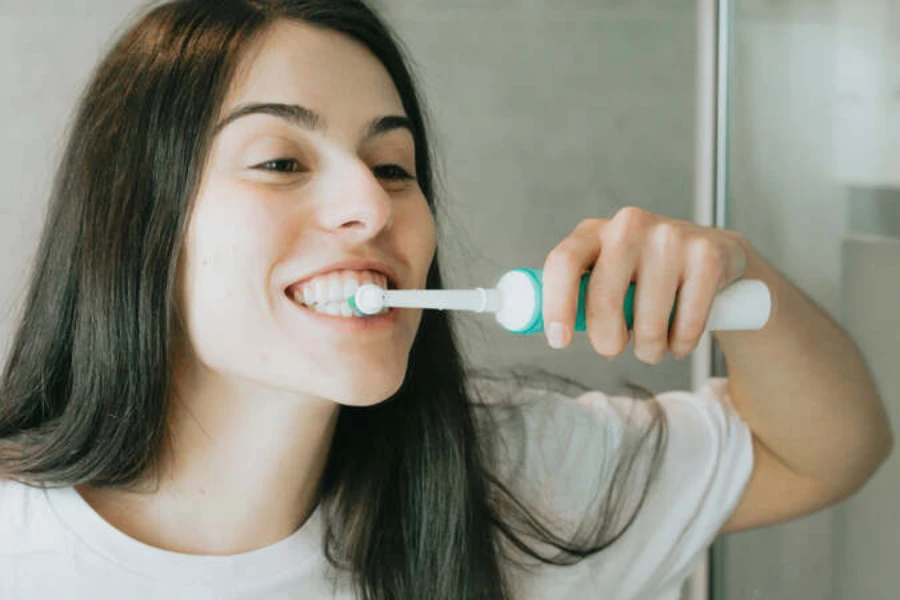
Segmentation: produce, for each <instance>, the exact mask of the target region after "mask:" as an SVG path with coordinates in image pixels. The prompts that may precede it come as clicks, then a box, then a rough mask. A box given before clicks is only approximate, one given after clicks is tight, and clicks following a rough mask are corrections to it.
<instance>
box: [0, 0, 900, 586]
mask: <svg viewBox="0 0 900 600" xmlns="http://www.w3.org/2000/svg"><path fill="white" fill-rule="evenodd" d="M432 178H433V173H432V168H431V159H430V155H429V145H428V137H427V130H426V127H425V121H424V119H423V113H422V110H421V108H420V103H419V100H418V96H417V93H416V89H415V87H414V85H413V82H412V80H411V78H410V73H409V71H408V70H407V67H406V66H405V63H404V59H403V57H402V55H401V53H400V52H399V51H398V48H397V45H396V44H395V42H394V41H393V38H392V36H391V34H390V33H389V31H388V29H387V28H386V27H385V25H384V24H383V23H382V21H381V20H380V19H379V18H378V17H377V16H376V15H375V14H373V13H372V12H371V10H370V9H369V8H367V7H366V6H364V5H363V4H362V3H361V2H360V1H359V0H340V1H338V0H272V1H263V0H217V1H215V2H213V1H211V0H182V1H178V2H170V3H167V4H163V5H161V6H158V7H156V8H155V9H153V10H152V11H150V12H148V14H146V15H145V16H144V17H143V18H141V19H140V20H139V21H138V22H137V23H136V24H135V25H134V26H133V28H131V29H130V30H129V31H128V32H127V33H125V34H124V35H123V36H122V38H121V39H120V40H119V41H118V43H117V44H116V45H115V46H114V47H113V48H112V49H111V51H110V52H109V54H108V55H107V56H106V58H105V59H104V60H103V61H102V63H101V64H100V65H99V67H98V69H97V71H96V72H95V74H94V76H93V79H92V80H91V82H90V84H89V86H88V88H87V90H86V93H85V95H84V97H83V99H82V101H81V104H80V106H79V109H78V112H77V116H76V119H75V123H74V127H73V130H72V132H71V139H70V141H69V143H68V146H67V149H66V152H65V155H64V158H63V160H62V163H61V166H60V169H59V173H58V176H57V179H56V182H55V189H54V192H53V196H52V199H51V203H50V207H49V213H48V216H47V222H46V226H45V229H44V233H43V237H42V240H41V245H40V248H39V251H38V254H37V258H36V263H35V267H34V270H33V274H32V280H31V282H30V288H29V293H28V296H27V301H26V304H25V307H24V312H23V315H22V318H21V323H20V325H19V328H18V331H17V333H16V336H15V339H14V340H13V344H12V346H11V351H10V354H9V357H8V363H7V365H6V368H5V371H4V373H3V377H2V381H0V477H2V479H3V480H4V481H3V482H2V483H0V555H2V560H0V597H2V598H4V599H25V598H90V599H100V598H129V599H138V600H140V599H144V598H166V599H168V600H172V599H175V598H185V599H188V598H189V599H192V600H203V599H213V598H215V599H220V598H266V599H279V598H285V599H286V598H293V599H300V598H303V599H307V598H308V599H318V598H329V597H338V598H352V597H358V598H367V599H368V598H379V599H381V598H383V599H388V598H395V599H401V598H403V599H424V598H428V599H448V600H450V599H453V600H459V599H462V598H484V599H488V598H490V599H495V598H556V599H559V598H587V597H593V598H609V599H617V600H618V599H626V598H646V599H649V598H653V599H657V598H664V599H669V598H676V596H677V590H678V587H679V586H680V584H681V582H682V581H683V580H684V578H685V577H687V576H688V575H689V574H690V572H691V570H692V568H693V567H694V566H695V565H696V562H697V560H698V558H699V557H700V556H701V555H702V553H703V551H704V550H705V549H706V548H707V547H708V546H709V544H710V543H711V542H712V541H713V539H714V538H715V536H716V535H717V534H718V533H721V532H727V531H737V530H740V529H745V528H748V527H755V526H760V525H765V524H770V523H776V522H781V521H785V520H787V519H791V518H794V517H797V516H800V515H804V514H807V513H810V512H812V511H815V510H818V509H821V508H823V507H825V506H828V505H830V504H833V503H835V502H837V501H839V500H840V499H842V498H844V497H846V496H847V495H848V494H850V493H852V492H854V491H855V490H857V489H858V488H859V487H860V486H861V485H862V484H863V483H864V482H865V481H866V480H867V479H868V478H869V477H870V476H871V474H872V473H873V472H874V470H875V469H876V468H877V467H878V465H879V464H880V463H881V462H882V461H883V460H884V459H885V457H886V456H887V455H888V453H889V452H890V450H891V447H892V436H891V433H890V430H889V428H888V425H887V422H886V419H885V415H884V413H883V410H882V406H881V403H880V400H879V397H878V394H877V392H876V390H875V388H874V386H873V383H872V381H871V379H870V378H869V375H868V373H867V370H866V367H865V365H864V363H863V361H862V360H861V358H860V355H859V353H858V352H857V350H856V349H855V347H854V344H853V342H852V341H851V340H849V339H848V338H847V337H846V336H845V335H844V334H843V333H842V332H841V331H840V330H839V328H838V327H837V326H836V325H835V324H834V323H833V322H832V321H831V320H830V319H829V318H828V317H827V316H826V315H824V314H823V313H822V312H821V311H820V310H819V309H818V308H817V307H816V306H815V305H814V304H813V303H812V302H811V301H809V300H808V299H807V298H805V296H804V295H803V294H802V293H801V292H800V290H798V289H797V288H796V287H794V286H792V285H791V284H790V283H789V282H788V281H786V280H785V279H784V278H783V277H782V276H781V275H780V274H778V273H777V272H776V271H775V270H774V269H773V268H772V267H771V266H770V265H768V264H767V263H766V262H765V261H764V260H763V259H762V258H761V256H760V255H759V254H758V253H757V252H756V250H755V249H754V248H753V247H752V246H751V245H750V244H749V243H747V241H746V240H744V239H743V238H742V237H741V236H739V235H738V234H736V233H735V232H731V231H725V230H720V229H712V228H704V227H699V226H695V225H693V224H691V223H687V222H682V221H674V220H671V219H666V218H663V217H661V216H658V215H654V214H649V213H647V212H644V211H641V210H638V209H635V208H626V209H624V210H622V211H620V212H618V213H617V214H616V215H615V216H614V217H613V218H612V219H608V220H607V219H602V218H586V219H585V220H583V221H581V222H580V223H578V224H577V226H576V227H575V228H574V232H573V233H572V234H571V235H570V236H568V237H567V238H566V239H564V240H562V241H561V242H560V243H559V245H558V246H557V247H555V248H554V249H553V251H552V252H550V254H549V256H548V257H547V260H546V263H545V265H544V269H545V283H546V288H547V289H546V294H547V296H546V303H545V306H544V309H543V310H544V317H545V322H546V323H548V324H550V325H549V326H548V334H549V337H550V341H551V343H552V344H553V345H554V346H556V347H564V346H565V345H566V344H567V343H568V342H569V340H570V337H571V328H572V323H573V320H574V314H573V313H574V307H575V293H576V289H577V280H578V277H579V275H580V274H581V273H582V272H584V271H587V270H590V272H591V273H592V275H591V283H590V292H589V296H590V298H589V308H588V329H589V335H590V339H591V342H592V345H593V347H594V348H595V349H596V351H597V352H598V354H600V355H602V356H604V357H612V356H615V355H617V354H619V353H620V352H622V350H623V349H624V347H625V344H626V343H627V342H628V340H629V338H630V334H629V332H628V331H627V330H626V328H625V325H624V323H623V320H622V316H621V306H622V301H623V298H624V295H625V290H626V287H627V285H628V283H629V282H630V281H632V280H634V281H637V282H638V287H637V300H636V301H637V307H636V319H635V329H634V348H635V352H636V353H637V355H638V356H639V357H640V358H641V359H642V360H644V361H646V362H648V363H651V364H655V363H656V362H658V361H659V360H660V359H661V358H662V357H663V356H664V354H665V353H666V352H667V351H669V350H671V351H672V352H673V353H675V354H676V355H678V356H685V355H687V354H689V353H690V352H691V350H692V349H693V348H694V347H695V345H696V343H697V341H698V339H699V337H700V336H701V333H702V331H703V329H704V326H705V323H706V319H707V317H708V313H709V309H710V304H711V302H712V299H713V297H714V295H715V293H716V292H717V291H718V290H720V289H722V288H723V287H725V286H727V285H728V284H730V283H731V282H733V281H734V280H736V279H738V278H740V277H752V278H760V279H763V280H764V281H765V282H766V283H767V284H768V286H769V288H770V289H771V291H772V293H773V299H774V312H773V315H772V318H771V320H770V322H769V324H768V325H767V326H766V327H765V329H763V330H761V331H757V332H730V333H719V334H717V337H718V339H719V341H720V342H721V343H722V347H723V349H724V351H725V353H726V356H727V359H728V367H729V373H730V376H729V378H728V379H721V378H720V379H714V380H712V381H710V382H708V383H707V384H706V385H704V386H703V387H702V388H701V389H699V390H696V391H695V392H682V391H677V392H675V391H673V392H668V393H665V394H662V395H660V396H659V397H658V398H656V399H652V400H636V399H632V398H628V397H615V396H608V395H606V394H604V393H602V392H600V391H586V392H583V393H579V394H578V395H577V397H574V398H573V397H571V395H570V396H567V395H564V394H562V393H558V392H554V391H552V390H550V389H539V388H535V387H534V386H526V385H517V384H516V382H515V381H514V380H511V384H510V385H506V384H505V383H504V381H503V380H489V379H476V378H474V377H472V376H471V374H467V373H466V372H465V370H464V368H463V366H462V362H461V359H460V356H459V354H458V352H457V346H456V343H455V342H454V339H453V336H452V335H451V328H450V323H449V317H448V315H447V314H446V313H443V312H439V311H427V312H422V311H418V310H392V311H390V312H389V313H387V314H386V315H383V316H381V317H378V318H371V319H362V318H359V319H358V318H354V317H345V316H343V315H341V314H335V313H339V312H340V306H338V305H337V304H335V303H334V302H333V300H334V299H335V298H339V297H340V290H341V286H343V285H344V284H345V283H346V282H347V281H354V282H357V283H359V282H361V281H373V280H374V281H378V282H380V283H382V284H385V283H387V284H389V285H391V286H394V287H398V288H423V287H429V288H438V287H441V275H440V269H439V266H438V258H437V251H436V244H435V215H436V207H437V205H438V204H437V203H438V198H437V197H436V196H435V193H434V185H433V180H432ZM587 217H590V215H587ZM351 285H352V284H351ZM331 288H335V290H336V296H334V297H332V296H329V293H330V289H331ZM676 291H677V292H678V293H679V296H678V298H679V299H678V305H677V310H676V317H675V322H674V326H673V330H672V333H671V335H669V336H667V334H666V332H667V329H666V321H667V319H668V310H667V309H668V308H669V307H671V305H672V302H673V300H674V298H675V294H676ZM598 360H599V359H598ZM507 400H510V401H509V402H507ZM554 549H555V550H559V551H561V552H558V553H557V552H554V551H553V550H554Z"/></svg>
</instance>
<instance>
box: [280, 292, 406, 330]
mask: <svg viewBox="0 0 900 600" xmlns="http://www.w3.org/2000/svg"><path fill="white" fill-rule="evenodd" d="M288 302H289V303H290V305H291V306H293V307H294V308H295V309H297V310H298V311H299V312H300V314H302V315H304V316H306V317H309V318H311V319H313V320H315V321H317V322H320V323H323V324H325V325H329V326H331V327H334V328H336V329H339V330H342V331H345V332H347V333H365V332H368V331H381V330H386V329H390V328H392V327H393V326H394V325H396V324H397V319H398V318H399V311H398V310H397V309H396V308H389V309H388V311H387V312H386V313H384V314H379V315H372V316H369V317H342V316H336V315H330V314H328V313H320V312H316V311H314V310H312V309H310V308H307V307H305V306H301V305H299V304H297V303H296V302H293V301H291V300H288Z"/></svg>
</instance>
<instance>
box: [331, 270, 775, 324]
mask: <svg viewBox="0 0 900 600" xmlns="http://www.w3.org/2000/svg"><path fill="white" fill-rule="evenodd" d="M589 278H590V273H586V274H584V275H583V276H582V277H581V283H580V286H579V294H578V311H577V314H576V318H575V331H584V330H585V311H584V303H585V298H586V297H587V284H588V279H589ZM542 290H543V285H542V281H541V271H540V270H538V269H526V268H520V269H512V270H511V271H507V272H506V273H504V274H503V276H502V277H501V278H500V280H499V281H498V282H497V285H496V286H495V287H494V288H492V289H484V288H475V289H471V290H386V289H384V288H381V287H379V286H377V285H375V284H371V283H369V284H364V285H362V286H360V287H359V289H358V290H357V291H356V293H355V294H354V295H353V296H351V297H350V298H348V302H349V304H350V307H351V308H352V309H353V310H354V311H355V312H356V313H357V314H360V315H364V316H365V315H374V314H377V313H379V312H381V311H382V310H384V309H385V308H391V307H400V308H429V309H437V310H469V311H473V312H491V313H494V318H495V319H496V320H497V322H498V323H499V324H500V325H502V326H503V327H504V328H505V329H506V330H507V331H510V332H512V333H518V334H523V335H526V334H534V333H542V332H543V331H544V320H543V316H542V296H543V292H542ZM634 290H635V284H634V283H632V284H631V285H630V286H629V287H628V292H627V293H626V295H625V303H624V307H623V308H624V313H625V323H626V325H627V326H628V329H629V330H631V329H632V327H633V325H634ZM676 301H677V297H676ZM771 311H772V297H771V294H770V293H769V288H768V287H766V284H765V283H763V282H762V281H761V280H759V279H741V280H738V281H736V282H735V283H733V284H732V285H730V286H728V288H726V289H725V290H723V291H721V292H720V293H719V294H718V295H717V296H716V298H715V300H714V301H713V304H712V309H711V310H710V314H709V318H708V319H707V329H708V330H710V331H729V330H731V331H735V330H758V329H762V328H763V326H764V325H765V324H766V323H767V322H768V320H769V316H770V315H771ZM674 317H675V311H674V306H673V310H672V313H671V315H670V317H669V328H671V326H672V321H673V319H674Z"/></svg>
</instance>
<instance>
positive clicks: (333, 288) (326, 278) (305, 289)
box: [290, 271, 387, 306]
mask: <svg viewBox="0 0 900 600" xmlns="http://www.w3.org/2000/svg"><path fill="white" fill-rule="evenodd" d="M364 283H374V284H376V285H378V286H380V287H383V288H387V277H386V276H385V275H383V274H382V273H378V272H375V271H332V272H331V273H328V274H326V275H320V276H319V277H315V278H313V279H310V280H309V281H307V282H305V283H304V284H303V286H302V287H301V286H294V287H292V288H291V290H290V292H291V296H292V298H293V299H294V301H295V302H299V303H301V304H306V305H308V306H312V305H316V304H325V303H328V302H344V301H345V300H346V299H347V298H349V297H351V296H353V294H355V293H356V290H357V289H359V286H361V285H363V284H364Z"/></svg>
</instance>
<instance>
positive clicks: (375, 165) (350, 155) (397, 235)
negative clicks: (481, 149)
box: [179, 21, 435, 405]
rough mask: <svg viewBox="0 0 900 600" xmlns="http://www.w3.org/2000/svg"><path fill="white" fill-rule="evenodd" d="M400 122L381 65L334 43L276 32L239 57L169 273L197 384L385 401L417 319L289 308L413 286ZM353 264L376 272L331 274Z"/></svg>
mask: <svg viewBox="0 0 900 600" xmlns="http://www.w3.org/2000/svg"><path fill="white" fill-rule="evenodd" d="M254 105H256V106H255V107H254ZM259 105H267V106H264V107H260V106H259ZM236 111H240V112H236ZM405 116H406V113H405V111H404V110H403V105H402V103H401V101H400V97H399V95H398V93H397V91H396V89H395V87H394V85H393V83H392V81H391V78H390V76H389V75H388V73H387V71H386V70H385V69H384V67H383V66H382V65H381V63H380V62H379V61H378V60H377V59H376V58H375V57H374V56H373V55H372V54H370V53H369V51H368V50H367V49H365V48H364V47H363V46H362V45H360V44H358V43H357V42H355V41H353V40H351V39H350V38H347V37H344V36H342V35H340V34H338V33H335V32H332V31H327V30H323V29H316V28H314V27H312V26H308V25H305V24H300V23H295V22H288V21H284V22H280V23H277V24H276V25H275V26H274V27H273V28H272V29H270V30H269V31H268V32H267V33H266V35H265V36H264V37H262V38H260V39H259V40H258V41H257V42H256V44H255V45H254V46H253V47H252V48H251V49H250V50H249V51H248V53H247V54H246V56H245V57H244V58H243V61H242V63H241V64H240V67H239V69H238V71H237V74H236V77H235V80H234V82H233V84H232V88H231V91H230V92H229V95H228V97H227V98H226V100H225V103H224V105H223V107H222V110H221V112H220V117H219V120H218V123H219V124H220V126H221V129H220V130H219V131H218V132H217V133H216V136H215V138H214V140H213V143H212V147H211V150H210V154H209V157H208V160H207V163H206V165H205V167H204V172H203V178H202V182H201V185H200V189H199V193H198V196H197V198H196V202H195V205H194V209H193V213H192V215H191V220H190V224H189V229H188V233H187V239H186V244H185V251H184V254H183V255H182V257H181V258H182V261H181V263H180V279H179V312H180V314H181V315H182V318H183V320H184V322H185V326H186V332H187V336H188V341H189V344H190V347H189V349H188V350H189V356H192V358H193V360H194V361H195V363H199V365H200V366H201V367H203V370H204V372H206V370H208V371H210V372H212V373H213V374H215V375H221V376H225V377H227V378H228V379H229V381H231V382H232V383H234V384H235V385H239V386H241V387H242V388H243V387H246V386H247V385H250V386H252V387H251V389H256V387H257V386H263V387H265V388H270V389H274V390H281V391H286V392H289V393H295V394H298V395H304V396H312V397H316V398H325V399H329V400H334V401H336V402H339V403H342V404H355V405H367V404H372V403H375V402H378V401H380V400H383V399H385V398H387V397H389V396H390V395H391V394H393V393H394V392H395V391H396V390H397V389H398V388H399V386H400V384H401V383H402V381H403V378H404V375H405V372H406V367H407V360H408V355H409V351H410V348H411V346H412V342H413V339H414V337H415V334H416V330H417V329H418V326H419V322H420V319H421V311H420V310H411V309H403V310H399V311H398V310H396V309H394V310H393V311H391V313H390V314H389V315H387V316H384V317H380V318H376V319H366V318H356V317H345V316H338V315H331V314H327V313H317V312H316V311H315V310H313V309H311V308H307V307H303V306H301V305H300V304H299V303H298V301H297V300H295V299H292V298H291V296H293V295H294V292H296V293H297V294H298V295H299V297H300V298H301V299H303V300H311V301H317V300H318V301H321V300H323V299H327V298H328V293H329V290H330V289H334V288H337V287H338V286H339V287H340V289H341V292H342V294H341V295H342V296H343V295H345V294H344V293H343V292H344V288H345V286H346V285H347V281H356V282H365V281H371V280H373V279H374V281H376V282H380V283H384V280H383V279H382V280H380V281H379V278H382V277H384V274H383V273H381V271H385V270H386V271H387V272H388V273H389V274H390V277H391V279H392V284H393V285H396V286H398V287H400V288H422V287H425V278H426V275H427V272H428V268H429V265H430V264H431V261H432V259H433V257H434V251H435V233H434V231H435V230H434V221H433V219H432V215H431V212H430V210H429V208H428V205H427V202H426V199H425V196H424V195H423V193H422V190H421V189H420V188H419V186H418V184H417V182H416V171H415V167H416V164H415V147H414V144H413V137H412V134H411V132H410V131H409V130H408V129H407V127H406V126H405V125H404V123H405V118H404V117H405ZM385 117H388V118H387V119H385ZM397 117H399V118H397ZM355 259H361V260H372V261H374V266H372V267H371V268H366V266H365V265H351V268H350V269H339V270H337V271H335V270H334V266H335V265H336V264H337V263H341V262H344V261H348V260H355ZM329 272H330V274H329V275H324V274H325V273H329ZM316 274H319V275H324V276H320V277H315V275H316ZM352 285H353V284H350V286H351V287H352ZM304 292H305V294H306V296H304ZM317 293H318V294H319V295H318V297H317V296H316V294H317ZM324 310H326V311H329V310H330V311H331V312H334V311H335V310H336V306H335V307H327V306H326V307H324ZM195 366H196V365H195Z"/></svg>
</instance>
